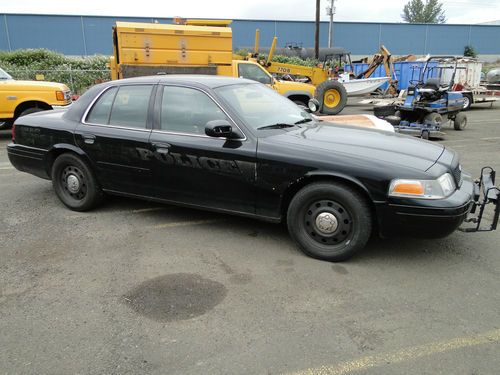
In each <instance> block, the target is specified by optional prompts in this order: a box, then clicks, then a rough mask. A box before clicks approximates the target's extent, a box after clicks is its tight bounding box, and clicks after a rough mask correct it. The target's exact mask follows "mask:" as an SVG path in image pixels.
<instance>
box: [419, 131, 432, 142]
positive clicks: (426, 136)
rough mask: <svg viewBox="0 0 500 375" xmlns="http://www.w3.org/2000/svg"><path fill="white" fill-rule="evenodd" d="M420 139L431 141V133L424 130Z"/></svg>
mask: <svg viewBox="0 0 500 375" xmlns="http://www.w3.org/2000/svg"><path fill="white" fill-rule="evenodd" d="M420 138H422V139H425V140H429V138H430V135H429V131H428V130H423V131H422V134H420Z"/></svg>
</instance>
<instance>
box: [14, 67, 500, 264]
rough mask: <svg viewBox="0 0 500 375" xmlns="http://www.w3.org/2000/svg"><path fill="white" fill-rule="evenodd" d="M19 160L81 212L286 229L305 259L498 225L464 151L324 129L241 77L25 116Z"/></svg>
mask: <svg viewBox="0 0 500 375" xmlns="http://www.w3.org/2000/svg"><path fill="white" fill-rule="evenodd" d="M313 104H314V103H313ZM8 155H9V159H10V161H11V163H12V164H13V165H14V166H15V167H16V168H17V169H18V170H20V171H24V172H28V173H32V174H34V175H37V176H39V177H42V178H45V179H50V180H52V183H53V187H54V190H55V193H56V194H57V196H58V197H59V199H60V200H61V201H62V203H64V204H65V205H66V206H67V207H69V208H70V209H72V210H77V211H85V210H90V209H92V208H94V207H95V206H96V205H97V204H99V203H100V202H101V200H102V198H103V194H104V193H108V194H117V195H122V196H129V197H134V198H144V199H147V200H154V201H158V202H164V203H169V204H177V205H183V206H189V207H195V208H200V209H207V210H213V211H218V212H224V213H229V214H236V215H243V216H249V217H253V218H257V219H262V220H267V221H271V222H276V223H278V222H282V221H285V222H286V223H287V225H288V229H289V233H290V236H291V237H292V238H293V239H294V240H295V241H296V242H297V243H298V245H299V246H300V248H301V249H302V250H303V251H304V252H305V253H306V254H308V255H310V256H313V257H316V258H320V259H324V260H330V261H339V260H343V259H346V258H348V257H350V256H352V255H353V254H354V253H355V252H356V251H358V250H360V249H362V248H363V247H364V246H365V244H366V243H367V241H368V239H369V237H370V235H371V234H372V232H375V231H376V232H378V233H379V234H380V235H381V236H392V235H413V236H418V237H423V236H424V237H439V236H446V235H448V234H450V233H452V232H453V231H455V230H456V229H457V228H458V227H459V226H460V225H461V224H462V222H463V221H464V219H466V217H467V215H468V213H469V211H470V210H471V209H472V210H475V208H476V206H478V205H479V206H480V208H481V210H480V211H481V213H482V208H484V204H486V203H494V206H495V208H496V209H497V210H496V217H497V218H498V189H497V190H495V189H496V188H494V187H493V184H494V173H489V172H488V170H486V172H484V173H483V175H484V178H483V179H482V182H480V183H476V185H474V183H473V182H472V180H471V178H470V177H469V176H468V175H467V174H465V173H464V172H463V171H462V169H461V166H460V163H459V158H458V155H457V154H456V153H455V152H454V151H452V150H450V149H447V148H445V147H444V146H442V145H440V144H434V143H430V142H426V141H422V140H419V139H414V138H411V137H407V136H402V135H398V134H396V133H392V132H384V131H380V130H373V129H365V128H361V127H360V128H356V127H352V126H342V125H338V124H332V123H329V122H324V121H321V120H320V118H317V117H315V116H313V115H311V114H310V113H308V112H306V111H305V110H304V108H301V107H299V106H297V105H295V104H294V103H292V102H291V101H289V100H288V99H286V98H283V97H282V96H280V95H279V94H277V93H275V92H274V91H273V90H271V89H269V88H267V87H265V86H264V85H262V84H259V83H256V82H253V81H249V80H245V79H238V78H229V77H215V76H182V75H180V76H155V77H142V78H134V79H126V80H119V81H112V82H108V83H104V84H100V85H97V86H94V87H92V88H91V89H89V90H88V91H87V92H86V93H85V94H84V95H83V96H82V97H81V98H80V99H79V100H78V101H77V102H76V103H74V105H73V106H72V107H71V108H70V109H69V110H67V111H50V112H42V113H36V114H32V115H28V116H24V117H21V118H19V119H18V120H17V122H16V123H15V126H14V129H13V141H12V143H11V144H9V145H8ZM474 186H476V188H474ZM481 186H482V188H483V190H484V189H487V190H484V192H485V193H487V194H486V195H487V197H486V198H484V202H483V203H478V202H477V201H478V199H479V195H481V196H482V195H484V193H483V194H481V193H480V192H478V188H480V187H481ZM480 219H481V218H480V217H479V221H480ZM474 220H476V221H478V218H476V219H474ZM495 226H496V223H495ZM476 229H479V224H478V225H477V228H476ZM490 229H493V228H492V227H490Z"/></svg>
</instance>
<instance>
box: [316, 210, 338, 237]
mask: <svg viewBox="0 0 500 375" xmlns="http://www.w3.org/2000/svg"><path fill="white" fill-rule="evenodd" d="M338 226H339V222H338V220H337V218H336V217H335V215H334V214H332V213H330V212H321V213H320V214H319V215H318V216H316V227H317V228H318V230H319V231H320V232H321V233H325V234H332V233H333V232H335V231H336V230H337V228H338Z"/></svg>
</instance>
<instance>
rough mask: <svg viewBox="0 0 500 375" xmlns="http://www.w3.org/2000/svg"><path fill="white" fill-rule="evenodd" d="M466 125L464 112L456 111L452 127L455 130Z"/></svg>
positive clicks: (462, 128)
mask: <svg viewBox="0 0 500 375" xmlns="http://www.w3.org/2000/svg"><path fill="white" fill-rule="evenodd" d="M466 126H467V116H466V115H465V113H462V112H458V113H457V115H456V116H455V119H454V120H453V127H454V128H455V130H464V129H465V127H466Z"/></svg>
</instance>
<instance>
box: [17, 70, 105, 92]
mask: <svg viewBox="0 0 500 375" xmlns="http://www.w3.org/2000/svg"><path fill="white" fill-rule="evenodd" d="M7 73H9V74H10V75H11V76H12V77H13V78H14V79H17V80H32V81H51V82H59V83H64V84H65V85H66V86H68V87H69V88H70V90H71V92H72V93H73V94H78V95H81V94H83V93H84V92H85V91H86V90H87V89H88V88H89V87H91V86H93V85H95V84H97V83H101V82H105V81H109V80H111V71H110V70H77V69H71V67H69V68H68V69H54V70H30V69H16V70H7Z"/></svg>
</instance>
